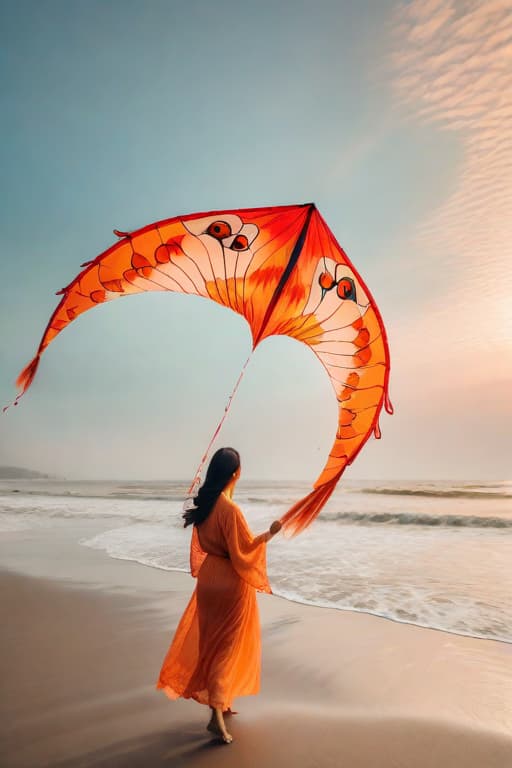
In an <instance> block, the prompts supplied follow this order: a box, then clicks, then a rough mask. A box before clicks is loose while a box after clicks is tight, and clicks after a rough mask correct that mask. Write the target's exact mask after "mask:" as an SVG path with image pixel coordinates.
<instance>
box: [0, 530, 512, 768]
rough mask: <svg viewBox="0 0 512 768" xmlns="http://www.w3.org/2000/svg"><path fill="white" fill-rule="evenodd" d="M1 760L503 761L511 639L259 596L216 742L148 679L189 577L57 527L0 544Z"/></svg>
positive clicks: (510, 748) (187, 705)
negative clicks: (251, 687) (118, 556)
mask: <svg viewBox="0 0 512 768" xmlns="http://www.w3.org/2000/svg"><path fill="white" fill-rule="evenodd" d="M0 565H1V566H2V567H3V568H4V570H3V571H2V572H1V574H0V578H1V586H2V589H1V609H2V617H3V628H2V633H1V636H0V637H1V640H0V642H1V656H0V658H1V659H2V670H1V674H2V687H1V699H0V765H1V766H2V768H21V767H22V766H23V767H28V766H30V767H34V768H36V767H37V768H43V767H44V766H52V768H64V767H66V768H68V767H69V768H71V767H73V768H75V767H76V768H79V767H80V766H95V767H99V766H101V767H105V768H107V767H110V766H119V767H121V766H126V768H131V767H132V766H141V768H142V766H144V768H150V767H151V768H152V767H153V766H168V768H182V767H184V766H187V767H188V766H191V767H194V766H203V765H204V766H207V765H208V766H217V765H218V766H221V765H222V766H224V767H225V768H230V766H233V768H235V767H236V768H244V767H245V766H247V767H251V768H252V766H255V767H256V766H258V768H260V767H261V766H265V767H266V766H284V765H288V764H289V765H292V766H294V767H295V766H296V767H297V768H313V766H315V768H324V766H325V768H331V766H332V768H342V767H343V768H345V766H346V767H347V768H370V767H371V768H391V767H393V768H402V767H403V768H427V767H428V768H444V766H446V768H459V766H460V768H510V767H511V766H512V645H508V644H505V643H499V642H495V641H486V640H476V639H471V638H466V637H459V636H456V635H451V634H448V633H444V632H439V631H435V630H428V629H423V628H419V627H414V626H409V625H405V624H397V623H395V622H392V621H388V620H386V619H380V618H377V617H374V616H370V615H366V614H357V613H354V612H349V611H346V612H345V611H336V610H331V609H324V608H316V607H310V606H304V605H299V604H296V603H291V602H288V601H286V600H283V599H281V598H277V597H275V596H268V595H258V600H259V605H260V613H261V623H262V638H263V667H262V686H261V692H260V694H259V695H258V696H254V697H246V698H240V699H238V700H237V701H236V702H235V704H236V709H237V710H238V712H239V714H237V715H235V716H233V717H231V718H230V719H229V721H227V722H228V728H229V730H230V731H231V732H232V734H233V736H234V741H233V743H232V744H230V745H224V744H221V743H219V742H217V741H215V740H212V739H211V735H210V734H209V733H208V732H207V731H206V729H205V725H206V722H207V719H208V709H207V708H206V707H204V706H201V705H199V704H197V703H195V702H193V701H184V700H179V701H176V702H171V701H169V700H168V699H167V698H166V696H165V695H164V694H163V693H162V692H161V691H156V690H155V683H156V679H157V676H158V672H159V669H160V664H161V662H162V659H163V656H164V654H165V652H166V650H167V647H168V645H169V643H170V640H171V638H172V633H173V630H174V627H175V626H176V623H177V621H178V619H179V617H180V615H181V611H182V610H183V608H184V607H185V605H186V601H187V600H188V597H189V596H190V593H191V591H192V589H193V588H194V583H195V582H194V580H193V579H192V578H191V577H190V576H189V575H188V574H184V573H176V572H164V571H159V570H156V569H153V568H148V567H147V566H143V565H139V564H137V563H132V562H127V561H121V560H112V559H111V558H109V557H107V556H106V555H105V554H104V553H102V552H98V551H94V550H90V549H87V548H85V547H81V546H80V545H78V544H77V543H76V541H73V540H72V538H71V537H70V536H68V535H64V534H62V533H61V534H56V533H55V532H53V533H52V532H47V531H46V532H44V531H30V532H22V533H19V534H7V535H4V536H3V538H2V542H1V543H0Z"/></svg>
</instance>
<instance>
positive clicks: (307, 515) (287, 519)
mask: <svg viewBox="0 0 512 768" xmlns="http://www.w3.org/2000/svg"><path fill="white" fill-rule="evenodd" d="M338 479H339V476H336V477H335V478H333V479H332V480H330V481H329V482H328V483H324V484H323V485H320V486H319V487H318V488H315V490H314V491H311V493H308V495H307V496H304V498H303V499H301V500H300V501H298V502H297V503H296V504H294V505H293V507H291V509H289V510H288V512H286V513H285V514H284V515H283V516H282V518H281V520H280V522H281V524H282V526H283V531H284V532H285V533H289V535H290V536H297V534H298V533H300V532H301V531H303V530H304V528H307V527H308V525H311V523H312V522H313V520H314V519H315V517H316V516H317V515H318V514H319V512H320V510H321V509H322V507H323V506H324V504H325V502H326V501H327V499H328V498H329V496H330V495H331V493H332V492H333V491H334V488H335V487H336V483H337V482H338Z"/></svg>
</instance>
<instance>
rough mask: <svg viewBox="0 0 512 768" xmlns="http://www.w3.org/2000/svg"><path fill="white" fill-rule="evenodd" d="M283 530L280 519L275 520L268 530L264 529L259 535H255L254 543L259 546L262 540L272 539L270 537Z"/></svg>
mask: <svg viewBox="0 0 512 768" xmlns="http://www.w3.org/2000/svg"><path fill="white" fill-rule="evenodd" d="M280 530H281V523H280V522H279V520H274V522H273V523H272V525H271V526H270V528H269V529H268V531H264V532H263V533H260V534H259V536H255V537H254V539H253V543H254V544H255V545H256V546H257V545H258V544H261V543H262V542H265V543H266V542H267V541H270V539H273V538H274V536H275V535H276V533H279V531H280Z"/></svg>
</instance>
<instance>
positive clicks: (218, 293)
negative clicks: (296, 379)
mask: <svg viewBox="0 0 512 768" xmlns="http://www.w3.org/2000/svg"><path fill="white" fill-rule="evenodd" d="M115 234H116V235H117V236H118V237H119V238H120V240H119V241H118V242H117V243H116V244H115V245H113V246H112V247H111V248H109V249H108V250H107V251H105V252H104V253H102V254H100V255H99V256H98V257H97V258H96V259H95V260H94V261H91V262H88V263H86V264H83V265H82V266H83V267H85V268H84V269H83V271H82V272H80V274H78V275H77V277H76V278H75V279H74V280H73V281H72V282H71V283H70V284H69V285H68V286H67V287H66V288H64V289H62V290H61V291H59V293H60V294H62V296H63V298H62V300H61V302H60V304H59V305H58V307H57V309H56V310H55V312H54V313H53V315H52V317H51V319H50V322H49V323H48V326H47V328H46V330H45V333H44V335H43V338H42V340H41V344H40V346H39V349H38V352H37V355H36V357H35V358H34V359H33V360H32V362H31V363H30V364H29V365H28V366H27V367H26V368H25V369H24V370H23V371H22V373H21V374H20V376H19V378H18V381H17V383H18V385H19V386H20V387H21V388H22V390H21V392H20V394H19V395H18V397H17V399H16V402H17V400H18V399H19V397H20V396H21V395H22V394H23V392H25V390H26V389H27V388H28V387H29V385H30V383H31V382H32V380H33V378H34V375H35V373H36V370H37V366H38V363H39V359H40V357H41V354H42V352H43V351H44V350H45V349H46V347H47V346H48V344H49V343H50V342H51V341H53V339H54V338H55V337H56V336H57V335H58V334H59V333H60V332H61V331H62V330H63V329H64V328H65V327H66V326H67V325H69V324H70V323H71V322H72V321H73V320H74V319H75V318H76V317H78V316H79V315H81V314H82V313H83V312H85V311H86V310H88V309H91V308H92V307H95V306H97V305H98V304H102V303H104V302H107V301H111V300H112V299H118V298H120V297H122V296H127V295H129V294H132V293H139V292H141V291H176V292H180V293H190V294H194V295H197V296H203V297H205V298H207V299H212V300H213V301H216V302H217V303H219V304H222V306H224V307H228V308H229V309H232V310H233V311H234V312H236V313H238V314H240V315H242V316H243V317H244V318H245V319H246V320H247V322H248V324H249V326H250V329H251V333H252V339H253V348H255V347H256V346H257V345H258V344H260V343H261V342H262V341H263V340H264V339H266V338H268V337H269V336H273V335H279V334H282V335H285V336H290V337H291V338H293V339H296V340H297V341H300V342H302V343H303V344H306V345H307V346H308V347H309V348H310V349H311V350H312V351H313V352H314V353H315V355H316V356H317V357H318V359H319V360H320V362H321V363H322V365H323V366H324V368H325V370H326V372H327V374H328V376H329V378H330V380H331V383H332V386H333V388H334V392H335V394H336V398H337V401H338V421H337V425H336V432H335V438H334V443H333V446H332V448H331V451H330V453H329V456H328V458H327V462H326V464H325V466H324V468H323V470H322V472H321V474H320V476H319V477H318V478H317V480H316V482H315V484H314V488H313V490H312V492H311V493H309V494H308V495H307V496H306V497H304V498H303V499H301V500H300V501H298V502H297V503H296V504H295V505H294V506H293V507H292V508H291V509H290V510H289V511H288V512H287V513H286V514H285V515H284V516H283V518H282V522H283V525H284V528H285V529H287V530H288V531H290V532H291V533H298V532H299V531H300V530H302V529H303V528H305V527H306V526H307V525H309V524H310V523H311V522H312V520H313V519H314V518H315V517H316V516H317V515H318V513H319V512H320V510H321V508H322V507H323V505H324V504H325V502H326V501H327V499H328V498H329V496H330V495H331V493H332V491H333V490H334V488H335V486H336V483H337V482H338V480H339V479H340V477H341V475H342V473H343V471H344V469H345V467H346V466H347V465H349V464H351V463H352V462H353V461H354V459H355V457H356V456H357V454H358V453H359V451H360V450H361V448H362V447H363V445H364V444H365V442H366V441H367V439H368V438H369V437H370V435H371V434H372V433H373V434H375V436H376V437H380V430H379V425H378V417H379V413H380V411H381V409H382V407H383V406H385V408H386V410H387V411H388V412H389V413H391V412H392V407H391V403H390V402H389V399H388V395H387V387H388V378H389V353H388V346H387V341H386V334H385V329H384V325H383V322H382V319H381V317H380V314H379V311H378V309H377V306H376V304H375V302H374V300H373V298H372V296H371V295H370V293H369V291H368V289H367V288H366V286H365V284H364V283H363V281H362V279H361V277H360V276H359V275H358V273H357V272H356V270H355V269H354V267H353V266H352V264H351V263H350V261H349V260H348V258H347V256H346V254H345V252H344V251H343V249H342V248H341V247H340V246H339V244H338V243H337V242H336V239H335V238H334V236H333V234H332V233H331V231H330V230H329V228H328V226H327V224H326V223H325V221H324V220H323V218H322V216H321V215H320V213H319V212H318V210H317V209H316V207H315V205H314V204H312V203H311V204H306V205H290V206H279V207H270V208H254V209H241V210H232V211H214V212H210V213H200V214H197V213H195V214H190V215H186V216H179V217H176V218H172V219H167V220H165V221H160V222H157V223H156V224H150V225H149V226H146V227H144V228H142V229H139V230H137V231H134V232H118V231H115Z"/></svg>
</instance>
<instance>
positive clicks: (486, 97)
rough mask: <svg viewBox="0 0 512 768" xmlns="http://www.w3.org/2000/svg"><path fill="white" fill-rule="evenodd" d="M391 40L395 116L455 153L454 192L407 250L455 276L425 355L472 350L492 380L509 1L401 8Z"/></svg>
mask: <svg viewBox="0 0 512 768" xmlns="http://www.w3.org/2000/svg"><path fill="white" fill-rule="evenodd" d="M392 37H393V41H394V44H393V50H392V53H391V73H392V74H391V85H392V91H393V95H394V103H395V106H396V108H397V109H399V111H400V112H401V113H402V114H405V115H406V116H407V118H408V119H410V120H413V121H416V122H418V123H422V124H431V125H434V126H436V127H437V128H438V130H441V131H452V132H457V134H458V136H459V137H460V140H461V142H462V144H463V148H464V155H463V157H464V159H463V163H462V167H461V168H460V173H459V174H458V178H457V183H456V185H455V188H454V189H453V192H452V193H451V194H450V195H449V196H448V198H443V199H442V200H441V201H440V203H439V205H438V206H437V207H436V208H435V209H434V210H432V211H431V213H430V215H429V216H428V217H427V218H425V219H424V220H423V221H422V222H421V223H420V224H419V226H418V228H417V231H416V234H415V236H414V242H413V243H412V244H411V245H412V246H413V247H414V249H415V251H416V252H417V251H420V252H422V254H424V255H425V254H426V255H427V256H428V259H429V264H430V267H431V268H438V269H439V270H440V276H441V275H442V274H443V272H442V270H444V269H445V268H448V270H449V272H450V274H451V275H454V276H455V279H453V280H451V281H450V282H449V283H447V285H446V286H445V288H444V289H443V288H442V287H441V289H440V291H439V292H438V294H437V295H436V296H435V297H434V298H433V299H432V301H431V302H430V305H429V307H428V320H429V323H432V324H433V327H434V331H435V332H436V333H437V334H438V336H439V347H438V348H437V350H436V352H435V353H433V354H436V355H438V356H439V355H440V356H442V355H444V359H445V360H448V359H453V357H451V356H452V355H455V356H457V354H458V355H459V356H460V355H461V354H462V355H466V354H467V352H468V350H471V351H475V350H476V351H478V356H477V359H481V356H482V355H483V357H484V359H485V360H486V361H487V362H486V365H489V366H490V368H489V369H488V375H490V376H492V375H496V376H498V378H500V376H501V375H502V374H503V373H504V371H505V357H506V356H508V363H507V364H508V365H510V361H511V357H510V355H511V352H512V308H511V307H512V1H511V0H487V1H486V0H460V2H458V1H457V2H455V0H448V1H446V0H413V1H412V2H407V3H400V4H399V5H398V6H397V7H396V9H395V12H394V16H393V23H392ZM440 284H441V286H442V281H440ZM421 323H422V324H423V323H424V321H423V320H422V321H421ZM430 327H431V328H432V326H430ZM443 328H444V331H445V334H444V335H445V338H444V340H443V339H442V338H441V337H442V330H443ZM417 330H418V329H411V333H412V334H413V335H416V334H417ZM411 345H412V340H411ZM491 351H492V354H491ZM492 355H494V358H493V359H494V362H492V359H491V358H492ZM439 359H440V358H439ZM500 366H502V367H501V368H500Z"/></svg>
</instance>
